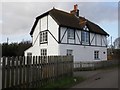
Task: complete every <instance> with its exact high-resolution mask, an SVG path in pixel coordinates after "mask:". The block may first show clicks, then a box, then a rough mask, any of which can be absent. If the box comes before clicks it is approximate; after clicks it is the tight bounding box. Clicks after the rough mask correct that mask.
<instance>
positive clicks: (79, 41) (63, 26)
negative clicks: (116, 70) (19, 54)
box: [25, 5, 108, 61]
mask: <svg viewBox="0 0 120 90" xmlns="http://www.w3.org/2000/svg"><path fill="white" fill-rule="evenodd" d="M30 35H31V37H32V47H30V48H29V49H28V50H26V51H25V56H46V55H47V56H51V55H52V56H53V55H73V56H74V61H96V60H99V61H100V60H107V36H108V34H107V33H106V32H105V31H104V30H103V29H102V28H101V27H99V26H98V25H96V24H95V23H93V22H91V21H89V20H88V19H85V18H84V17H81V16H79V10H78V9H77V5H74V10H72V11H71V12H70V13H68V12H65V11H61V10H58V9H55V8H53V9H52V10H50V11H47V12H46V13H43V14H42V15H40V16H38V17H37V18H36V20H35V22H34V25H33V27H32V30H31V32H30Z"/></svg>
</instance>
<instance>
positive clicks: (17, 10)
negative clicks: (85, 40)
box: [0, 0, 118, 43]
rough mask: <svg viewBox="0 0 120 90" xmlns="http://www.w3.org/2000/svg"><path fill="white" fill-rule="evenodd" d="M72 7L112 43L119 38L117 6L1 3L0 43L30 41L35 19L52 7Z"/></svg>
mask: <svg viewBox="0 0 120 90" xmlns="http://www.w3.org/2000/svg"><path fill="white" fill-rule="evenodd" d="M98 1H99V0H98ZM74 4H78V8H79V11H80V15H81V16H84V17H85V18H87V19H88V20H90V21H92V22H94V23H96V24H98V25H99V26H100V27H101V28H103V29H104V30H105V31H106V32H108V33H109V34H110V36H112V37H113V40H114V39H115V38H117V37H118V2H2V9H1V8H0V11H1V12H2V15H0V26H2V33H0V34H2V40H0V43H1V42H6V38H7V37H8V38H9V42H20V41H22V40H31V37H30V35H29V33H30V31H31V28H32V25H33V23H34V21H35V18H36V17H37V16H39V15H41V14H42V13H44V12H46V11H48V10H50V9H52V8H53V7H55V8H57V9H60V10H63V11H66V12H70V10H72V9H73V6H74ZM0 6H1V4H0ZM108 39H110V37H109V38H108Z"/></svg>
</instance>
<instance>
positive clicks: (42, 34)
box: [40, 31, 47, 43]
mask: <svg viewBox="0 0 120 90" xmlns="http://www.w3.org/2000/svg"><path fill="white" fill-rule="evenodd" d="M43 42H47V31H44V32H43V31H42V32H40V43H43Z"/></svg>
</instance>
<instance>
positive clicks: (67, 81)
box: [43, 77, 85, 90]
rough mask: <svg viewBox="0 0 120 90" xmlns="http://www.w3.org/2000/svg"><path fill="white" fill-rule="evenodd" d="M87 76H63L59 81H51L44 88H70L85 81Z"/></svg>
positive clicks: (51, 89)
mask: <svg viewBox="0 0 120 90" xmlns="http://www.w3.org/2000/svg"><path fill="white" fill-rule="evenodd" d="M84 80H85V78H83V77H65V78H62V79H60V80H58V81H55V82H54V83H50V84H48V85H46V86H44V87H43V88H44V89H45V88H46V89H47V88H49V89H50V90H55V89H58V88H64V89H65V88H70V87H72V86H74V85H76V84H78V83H80V82H82V81H84Z"/></svg>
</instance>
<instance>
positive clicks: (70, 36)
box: [68, 29, 75, 39]
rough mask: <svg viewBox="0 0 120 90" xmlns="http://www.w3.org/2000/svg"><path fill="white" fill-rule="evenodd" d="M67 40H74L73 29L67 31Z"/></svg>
mask: <svg viewBox="0 0 120 90" xmlns="http://www.w3.org/2000/svg"><path fill="white" fill-rule="evenodd" d="M68 39H75V31H74V30H73V29H68Z"/></svg>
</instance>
